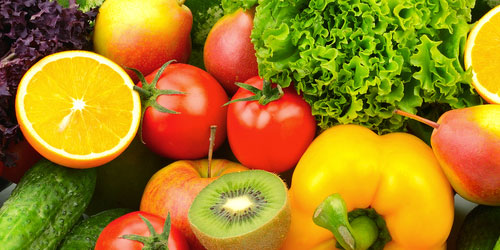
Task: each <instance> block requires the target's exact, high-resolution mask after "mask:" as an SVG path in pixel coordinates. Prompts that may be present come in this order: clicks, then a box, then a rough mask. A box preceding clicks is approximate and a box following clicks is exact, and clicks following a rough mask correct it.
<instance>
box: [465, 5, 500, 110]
mask: <svg viewBox="0 0 500 250" xmlns="http://www.w3.org/2000/svg"><path fill="white" fill-rule="evenodd" d="M499 12H500V6H497V7H495V8H493V9H492V10H490V11H489V12H488V13H487V14H486V15H484V16H483V17H482V18H481V19H480V20H479V21H478V22H477V23H476V25H475V26H474V28H472V30H471V32H470V34H469V37H468V39H467V43H466V47H465V55H464V60H465V67H466V68H467V69H468V68H469V67H472V74H473V77H472V80H473V85H474V87H475V88H476V90H477V92H478V93H479V94H480V95H481V96H482V97H483V98H484V99H485V100H486V101H488V102H489V103H497V104H500V46H499V44H500V43H499V41H500V13H499Z"/></svg>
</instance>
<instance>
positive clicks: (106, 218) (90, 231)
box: [59, 208, 132, 250]
mask: <svg viewBox="0 0 500 250" xmlns="http://www.w3.org/2000/svg"><path fill="white" fill-rule="evenodd" d="M130 212H132V210H131V209H127V208H116V209H110V210H106V211H102V212H100V213H98V214H96V215H93V216H90V217H89V218H87V219H85V220H82V221H80V222H79V223H78V224H76V225H75V226H74V227H73V229H71V232H69V233H68V234H67V235H66V237H65V238H64V240H63V241H62V242H61V245H60V246H59V250H70V249H79V250H85V249H89V250H92V249H94V246H95V243H96V242H97V238H99V234H101V232H102V230H103V229H104V228H105V227H106V226H107V225H108V224H109V223H110V222H112V221H113V220H115V219H116V218H118V217H120V216H122V215H125V214H127V213H130Z"/></svg>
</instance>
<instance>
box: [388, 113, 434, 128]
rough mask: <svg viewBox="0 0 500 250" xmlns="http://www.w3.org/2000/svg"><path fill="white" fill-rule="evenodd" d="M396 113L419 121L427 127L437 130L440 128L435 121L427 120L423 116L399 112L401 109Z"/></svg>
mask: <svg viewBox="0 0 500 250" xmlns="http://www.w3.org/2000/svg"><path fill="white" fill-rule="evenodd" d="M394 113H396V114H398V115H402V116H406V117H408V118H411V119H413V120H417V121H419V122H421V123H424V124H426V125H429V126H431V127H433V128H435V129H437V128H439V124H438V123H437V122H433V121H431V120H429V119H425V118H423V117H421V116H418V115H414V114H410V113H408V112H405V111H403V110H399V109H396V110H395V111H394Z"/></svg>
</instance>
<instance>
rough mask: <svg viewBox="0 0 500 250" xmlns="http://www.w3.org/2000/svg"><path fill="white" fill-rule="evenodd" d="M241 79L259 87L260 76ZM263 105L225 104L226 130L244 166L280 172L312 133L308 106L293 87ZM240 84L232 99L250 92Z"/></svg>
mask: <svg viewBox="0 0 500 250" xmlns="http://www.w3.org/2000/svg"><path fill="white" fill-rule="evenodd" d="M245 83H247V84H250V85H252V86H254V87H256V88H258V89H262V86H263V81H262V79H261V78H260V77H258V76H256V77H252V78H250V79H248V80H247V81H246V82H245ZM283 91H284V95H283V96H282V97H281V98H280V99H278V100H275V101H272V102H270V103H268V104H267V105H261V104H259V102H258V101H238V102H234V103H231V104H229V108H228V113H227V134H228V140H229V145H230V146H231V150H232V151H233V153H234V155H235V156H236V158H237V159H238V161H240V162H241V164H243V165H244V166H245V167H249V168H257V169H263V170H267V171H271V172H276V173H281V172H284V171H286V170H288V169H290V168H292V167H294V166H295V165H296V164H297V162H298V161H299V159H300V157H301V156H302V154H303V153H304V151H305V150H306V148H307V147H308V146H309V144H310V143H311V141H312V140H313V138H314V136H315V134H316V121H315V120H314V117H313V115H312V114H311V107H310V106H309V104H307V103H306V102H305V101H304V100H303V99H302V97H301V96H299V95H297V93H296V92H295V90H294V89H293V87H290V88H286V89H284V90H283ZM252 95H253V93H251V92H250V91H248V90H246V89H243V88H240V89H239V90H238V91H237V92H236V94H235V95H234V96H233V98H232V100H235V99H240V98H246V97H249V96H252Z"/></svg>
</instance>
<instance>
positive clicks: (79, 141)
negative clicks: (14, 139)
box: [16, 51, 141, 168]
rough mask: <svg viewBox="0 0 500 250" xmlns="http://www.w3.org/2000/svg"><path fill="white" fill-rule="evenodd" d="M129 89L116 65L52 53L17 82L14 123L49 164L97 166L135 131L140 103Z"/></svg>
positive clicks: (96, 58)
mask: <svg viewBox="0 0 500 250" xmlns="http://www.w3.org/2000/svg"><path fill="white" fill-rule="evenodd" d="M133 86H134V83H133V82H132V80H131V79H130V77H129V76H128V75H127V73H126V72H125V71H124V70H123V69H122V68H121V67H120V66H118V65H117V64H115V63H114V62H112V61H111V60H109V59H107V58H105V57H103V56H100V55H98V54H95V53H93V52H87V51H65V52H60V53H56V54H52V55H50V56H47V57H45V58H43V59H42V60H40V61H39V62H38V63H36V64H35V65H33V66H32V67H31V68H30V69H29V70H28V72H26V74H25V75H24V76H23V78H22V79H21V82H20V83H19V87H18V90H17V95H16V116H17V120H18V122H19V126H20V128H21V131H22V132H23V134H24V136H25V137H26V139H27V140H28V142H29V143H30V144H31V145H32V146H33V148H35V149H36V150H37V151H38V152H39V153H40V154H41V155H42V156H44V157H45V158H47V159H49V160H50V161H52V162H55V163H57V164H60V165H63V166H67V167H72V168H90V167H96V166H100V165H102V164H104V163H107V162H109V161H111V160H112V159H114V158H115V157H117V156H118V155H119V154H120V153H122V152H123V151H124V150H125V148H127V146H128V145H129V144H130V142H131V141H132V139H133V138H134V136H135V134H136V133H137V129H138V127H139V121H140V116H141V103H140V98H139V95H138V94H137V93H136V92H135V91H134V90H133Z"/></svg>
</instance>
